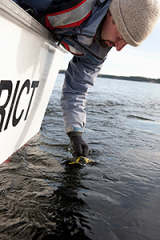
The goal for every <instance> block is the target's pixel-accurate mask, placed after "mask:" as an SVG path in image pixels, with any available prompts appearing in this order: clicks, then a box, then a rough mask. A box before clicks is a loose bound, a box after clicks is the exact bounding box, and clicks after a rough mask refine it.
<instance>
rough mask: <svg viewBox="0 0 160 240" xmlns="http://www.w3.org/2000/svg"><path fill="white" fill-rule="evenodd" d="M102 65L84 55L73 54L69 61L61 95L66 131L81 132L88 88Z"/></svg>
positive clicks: (83, 125)
mask: <svg viewBox="0 0 160 240" xmlns="http://www.w3.org/2000/svg"><path fill="white" fill-rule="evenodd" d="M104 60H105V59H104ZM102 65H103V63H102V64H100V65H96V64H94V63H93V62H92V61H91V60H89V59H88V58H87V57H85V56H82V57H76V56H74V57H73V58H72V60H71V61H70V63H69V65H68V69H67V70H66V73H65V80H64V85H63V88H62V97H61V107H62V112H63V118H64V123H65V132H66V133H68V132H73V131H79V132H83V129H84V127H85V123H86V113H85V103H86V96H87V94H88V88H89V87H92V86H93V84H94V81H95V79H96V77H97V75H98V73H99V71H100V70H101V67H102Z"/></svg>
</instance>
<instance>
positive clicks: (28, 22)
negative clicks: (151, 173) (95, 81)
mask: <svg viewBox="0 0 160 240" xmlns="http://www.w3.org/2000/svg"><path fill="white" fill-rule="evenodd" d="M0 31H1V38H0V53H1V58H0V67H1V71H0V149H1V154H0V164H2V163H3V162H5V161H6V160H7V159H8V158H9V157H10V156H11V155H12V154H13V153H15V152H16V151H17V150H18V149H20V148H21V147H22V146H23V145H24V144H26V143H27V142H28V141H29V140H30V139H31V138H32V137H33V136H35V135H36V133H38V132H39V129H40V127H41V123H42V120H43V117H44V114H45V110H46V107H47V104H48V102H49V99H50V95H51V93H52V90H53V87H54V83H55V80H56V78H57V74H58V71H59V68H60V66H61V61H62V58H63V55H64V53H65V51H64V50H63V49H61V48H60V47H58V46H57V45H56V43H55V42H54V38H53V35H52V34H51V33H50V32H49V31H48V30H47V29H46V28H45V27H43V26H42V25H41V24H40V23H38V22H37V21H36V20H35V19H33V18H32V17H31V16H30V15H29V14H27V13H26V12H25V11H24V10H23V9H21V8H20V7H19V6H17V5H16V4H15V3H14V2H13V1H11V0H7V1H6V0H1V2H0ZM53 124H54V123H53Z"/></svg>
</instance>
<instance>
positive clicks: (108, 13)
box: [106, 10, 111, 18]
mask: <svg viewBox="0 0 160 240" xmlns="http://www.w3.org/2000/svg"><path fill="white" fill-rule="evenodd" d="M110 16H111V13H110V11H109V10H108V12H107V14H106V18H109V17H110Z"/></svg>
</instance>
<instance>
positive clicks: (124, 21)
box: [109, 0, 160, 47]
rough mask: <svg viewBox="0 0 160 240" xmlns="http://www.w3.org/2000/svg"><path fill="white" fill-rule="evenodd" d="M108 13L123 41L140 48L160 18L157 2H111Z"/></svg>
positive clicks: (131, 0) (148, 0)
mask: <svg viewBox="0 0 160 240" xmlns="http://www.w3.org/2000/svg"><path fill="white" fill-rule="evenodd" d="M109 11H110V13H111V15H112V17H113V20H114V22H115V24H116V26H117V29H118V31H119V33H120V34H121V36H122V37H123V39H124V40H125V41H126V42H127V43H128V44H130V45H132V46H135V47H136V46H140V45H141V43H142V42H143V41H144V40H145V39H146V38H147V37H148V36H149V35H150V34H151V32H152V31H153V29H154V27H155V25H156V23H157V21H158V18H159V17H160V4H159V2H158V0H112V2H111V4H110V6H109Z"/></svg>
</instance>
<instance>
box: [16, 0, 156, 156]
mask: <svg viewBox="0 0 160 240" xmlns="http://www.w3.org/2000/svg"><path fill="white" fill-rule="evenodd" d="M14 1H15V2H16V3H17V4H19V5H20V6H21V7H23V8H24V9H25V10H26V11H28V13H30V14H31V15H33V17H34V18H36V19H37V20H38V21H39V22H41V23H42V24H43V25H44V26H45V27H47V28H48V29H50V31H51V32H52V33H53V34H54V36H55V40H56V41H58V42H59V43H60V44H62V45H63V47H65V48H66V49H67V50H68V51H69V52H71V53H72V54H73V55H74V56H73V58H72V60H71V61H70V62H69V65H68V69H67V70H66V73H65V81H64V85H63V88H62V97H61V107H62V111H63V118H64V123H65V131H66V134H68V136H69V138H70V141H71V143H72V146H73V148H74V150H75V155H77V156H88V153H89V147H88V145H87V144H86V143H85V141H84V140H83V139H82V133H83V129H84V127H85V123H86V113H85V110H84V109H85V103H86V96H87V94H88V88H90V87H91V86H93V84H94V81H95V79H96V77H97V75H98V73H99V72H100V70H101V68H102V65H103V63H104V61H105V60H106V56H107V54H108V52H109V51H110V50H111V48H112V47H116V50H117V51H121V50H122V49H123V47H125V46H126V45H127V44H129V45H131V46H134V47H137V46H140V45H141V44H142V42H143V41H144V40H145V39H146V38H147V37H148V36H149V35H150V33H151V32H152V30H153V29H154V27H155V25H156V23H157V21H158V18H159V15H160V5H159V2H158V0H134V1H133V0H97V1H96V0H79V1H78V0H72V1H71V0H66V1H58V0H53V1H51V0H43V1H42V0H39V1H37V0H14Z"/></svg>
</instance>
